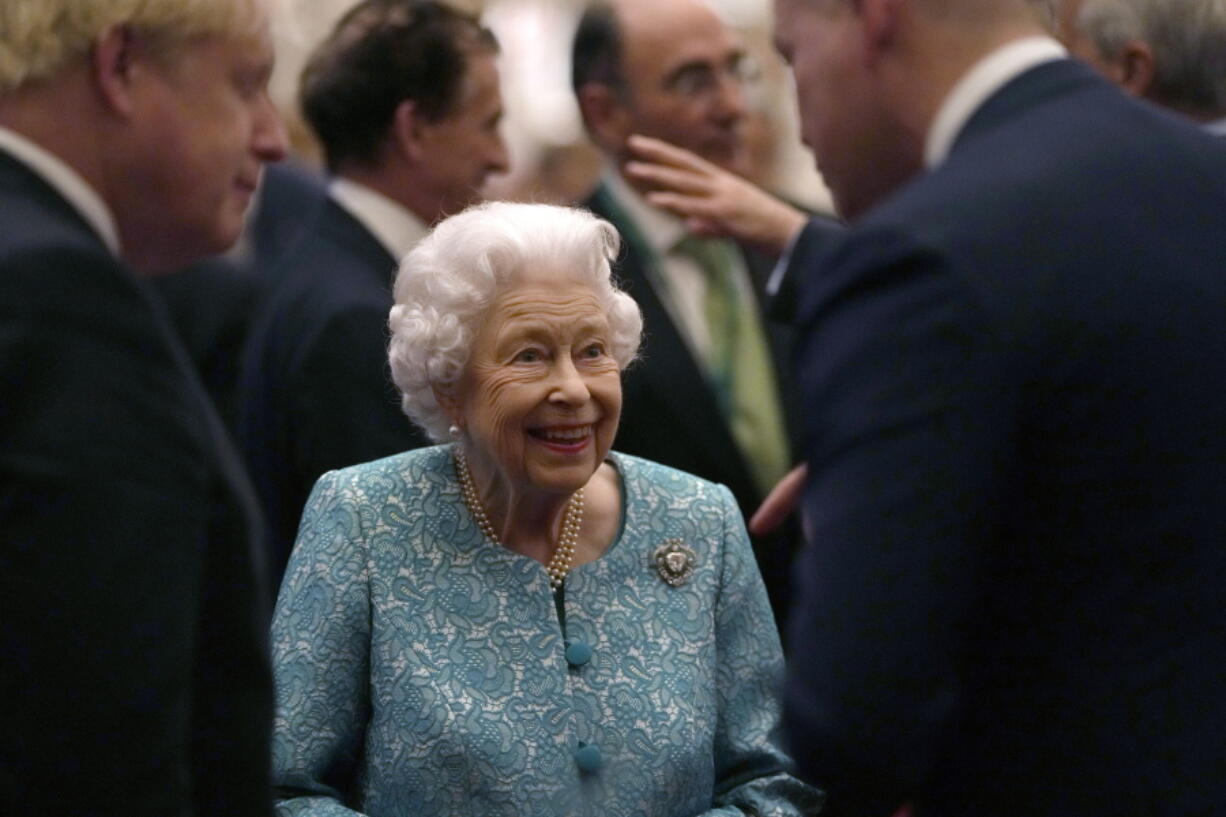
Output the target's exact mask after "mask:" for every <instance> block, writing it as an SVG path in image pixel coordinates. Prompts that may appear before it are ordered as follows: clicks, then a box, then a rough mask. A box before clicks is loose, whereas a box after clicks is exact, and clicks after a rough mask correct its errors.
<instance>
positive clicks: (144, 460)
mask: <svg viewBox="0 0 1226 817" xmlns="http://www.w3.org/2000/svg"><path fill="white" fill-rule="evenodd" d="M262 2H263V0H160V1H159V0H146V1H145V2H136V1H135V0H91V2H88V3H82V2H78V1H77V0H5V3H4V4H3V5H2V6H0V384H2V385H0V565H2V566H0V701H2V702H3V703H0V724H3V725H0V813H4V814H17V813H22V814H40V815H45V814H56V815H58V814H91V815H110V814H121V813H122V814H125V815H182V814H199V815H205V814H226V815H255V814H266V813H267V812H268V808H269V806H268V802H269V796H268V781H267V776H268V772H267V769H268V729H269V720H270V691H269V679H268V669H267V666H266V663H265V662H266V655H265V636H264V633H263V630H264V625H265V622H266V609H265V606H266V605H265V600H264V599H263V598H262V596H261V590H260V581H259V577H258V576H257V565H258V564H259V560H260V556H259V554H258V553H257V547H258V542H257V539H256V536H257V532H258V530H259V528H260V523H259V520H258V512H257V510H256V507H255V503H254V501H253V500H252V496H251V491H250V488H249V487H248V485H247V481H246V477H245V476H244V475H243V472H242V469H241V467H239V465H238V460H237V457H236V456H235V455H234V453H233V450H232V447H231V445H230V443H229V442H228V441H227V439H226V437H225V434H224V432H223V431H222V429H221V426H220V424H219V422H218V420H217V417H216V414H215V413H214V411H213V409H212V407H211V406H210V405H209V403H208V401H207V398H205V396H204V393H203V391H202V388H201V386H200V384H199V382H198V380H197V379H196V377H195V375H194V374H193V373H192V372H191V370H190V367H189V365H188V363H187V362H186V358H185V356H184V354H183V351H182V349H181V347H180V345H179V343H178V341H177V340H176V339H175V338H173V337H172V334H171V332H170V330H169V328H168V324H167V322H166V320H165V317H164V316H163V314H162V313H161V312H160V310H159V308H158V307H157V306H156V304H155V301H154V300H153V299H152V297H151V296H150V294H149V292H148V289H147V283H146V282H145V281H144V280H142V276H144V275H146V274H151V273H155V272H159V271H163V270H170V269H174V268H176V267H180V266H182V265H184V264H186V263H188V262H190V261H193V260H195V259H197V258H200V257H202V256H204V255H206V254H209V253H213V252H217V251H219V250H223V249H225V248H226V247H227V246H229V245H230V244H231V243H232V242H233V241H234V239H235V238H236V237H237V235H238V232H239V229H240V228H241V226H242V221H243V216H244V212H245V210H246V208H247V204H248V200H249V199H250V197H251V194H252V192H253V191H254V190H255V188H256V185H257V184H258V182H259V178H260V172H261V167H262V165H263V164H264V163H265V162H267V161H271V160H275V159H278V158H280V157H281V155H282V154H283V152H284V143H285V137H284V133H283V130H282V126H281V124H280V122H279V120H278V118H277V116H276V113H275V112H274V110H273V108H272V106H271V103H270V102H269V99H268V97H267V95H266V93H265V87H266V83H267V79H268V75H269V72H270V69H271V63H272V54H271V48H270V44H269V37H268V31H267V22H266V16H265V10H264V8H263V6H262ZM202 306H203V308H207V305H202Z"/></svg>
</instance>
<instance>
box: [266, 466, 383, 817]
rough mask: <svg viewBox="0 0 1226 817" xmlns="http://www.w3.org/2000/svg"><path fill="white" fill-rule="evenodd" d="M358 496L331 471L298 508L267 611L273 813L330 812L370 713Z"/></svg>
mask: <svg viewBox="0 0 1226 817" xmlns="http://www.w3.org/2000/svg"><path fill="white" fill-rule="evenodd" d="M368 575H369V574H368V571H367V562H366V549H365V545H364V542H363V526H362V521H361V518H360V508H359V504H358V503H357V502H356V501H355V498H354V497H353V495H352V494H351V492H350V490H349V489H348V487H347V486H345V485H343V484H341V478H340V477H339V476H338V474H336V473H335V472H330V473H327V474H325V475H324V476H323V477H321V478H320V480H319V482H318V483H317V484H316V486H315V489H314V491H312V493H311V497H310V499H309V500H308V502H307V507H306V510H305V512H304V514H303V520H302V526H301V529H300V532H299V536H298V542H297V545H296V546H295V548H294V552H293V555H292V556H291V557H290V561H289V567H288V569H287V571H286V574H285V581H284V583H283V585H282V588H281V595H280V597H279V598H278V600H277V608H276V613H275V615H274V618H273V628H272V645H273V668H274V673H275V676H276V692H277V708H276V717H275V720H274V725H273V785H274V787H275V791H276V796H277V798H278V800H277V813H278V814H282V815H312V817H339V816H340V815H355V814H358V812H356V811H354V810H352V809H350V808H347V807H346V805H345V804H346V803H351V802H353V797H354V796H355V794H356V792H355V791H354V786H355V782H356V774H357V771H358V768H359V766H360V764H361V758H362V752H363V745H364V742H365V734H366V724H367V721H368V720H369V717H370V703H369V695H368V691H367V690H368V683H369V677H370V658H369V656H370V637H371V633H370V599H369V590H368Z"/></svg>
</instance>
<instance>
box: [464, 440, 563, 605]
mask: <svg viewBox="0 0 1226 817" xmlns="http://www.w3.org/2000/svg"><path fill="white" fill-rule="evenodd" d="M455 464H456V473H457V474H458V475H459V477H460V495H461V496H462V497H464V504H465V505H467V506H468V511H469V513H471V514H472V515H473V518H474V519H476V520H477V527H478V528H479V529H480V530H481V532H482V533H483V534H485V538H486V539H489V540H490V541H491V542H493V543H494V544H495V545H498V546H499V547H501V546H502V542H500V541H498V534H496V533H494V526H493V525H492V524H491V523H490V518H489V516H487V515H486V513H485V508H483V507H481V497H480V496H479V495H478V494H477V485H476V483H474V482H473V475H472V473H471V472H470V471H469V470H468V458H467V457H465V456H464V452H463V450H461V449H460V447H459V446H456V447H455ZM582 526H583V489H582V488H580V489H579V490H577V491H575V493H574V494H573V495H572V496H571V498H570V501H569V502H568V503H567V504H566V515H565V516H563V517H562V535H561V536H559V537H558V546H557V547H556V548H554V551H553V556H552V557H551V558H550V559H549V564H547V565H545V572H546V573H548V574H549V586H550V587H552V588H553V589H554V590H557V589H558V588H559V587H561V586H562V582H563V581H564V580H565V579H566V574H567V573H569V572H570V569H571V567H572V566H573V565H574V563H575V545H576V544H578V542H579V528H580V527H582Z"/></svg>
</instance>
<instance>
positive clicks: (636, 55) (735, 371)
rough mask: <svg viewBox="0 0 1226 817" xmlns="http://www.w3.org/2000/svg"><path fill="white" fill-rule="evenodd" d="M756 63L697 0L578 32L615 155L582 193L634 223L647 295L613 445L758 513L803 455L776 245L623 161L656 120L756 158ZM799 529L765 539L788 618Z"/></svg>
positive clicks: (577, 85) (582, 83) (596, 14)
mask: <svg viewBox="0 0 1226 817" xmlns="http://www.w3.org/2000/svg"><path fill="white" fill-rule="evenodd" d="M753 75H754V66H753V62H752V61H751V60H750V58H749V56H748V54H747V52H746V50H745V48H744V46H743V44H742V42H741V39H740V38H739V37H738V36H737V34H736V33H735V32H733V31H732V30H731V29H729V28H728V27H727V26H726V25H724V23H723V22H722V21H721V20H720V19H719V17H718V16H717V15H716V14H715V13H714V12H713V11H712V10H711V8H710V7H709V6H707V5H705V4H703V3H701V2H699V1H698V0H675V1H674V2H668V3H660V2H654V0H618V1H617V2H614V3H598V4H595V5H592V6H590V7H589V8H588V9H587V11H586V12H585V13H584V16H583V18H582V19H581V21H580V23H579V26H578V29H577V31H576V34H575V42H574V47H573V66H572V81H573V85H574V92H575V96H576V98H577V100H578V103H579V108H580V111H581V112H582V115H583V121H584V124H585V125H586V127H587V130H588V133H589V134H590V136H591V138H592V139H593V141H594V142H595V143H596V144H597V146H598V147H599V148H600V149H601V151H602V152H603V153H604V155H605V160H606V167H605V170H604V172H603V174H602V176H601V180H600V184H599V186H598V187H597V188H596V190H595V191H594V192H593V193H592V194H591V195H590V196H589V197H588V198H587V199H586V200H585V201H584V205H585V206H587V207H588V208H590V209H591V210H592V212H594V213H596V214H597V215H600V216H601V217H603V218H606V219H608V220H609V221H610V222H612V223H613V224H614V225H615V226H616V227H617V228H618V230H619V231H620V232H621V233H622V235H623V236H624V237H625V241H626V249H625V252H624V253H623V255H622V257H621V258H619V259H618V263H617V267H616V270H615V272H616V274H617V275H618V276H619V277H620V279H621V280H622V281H623V283H624V285H625V286H626V289H627V291H628V292H629V293H630V294H631V295H632V296H633V297H634V298H635V300H636V301H638V303H639V305H640V306H641V307H642V309H643V316H644V322H645V335H646V337H647V341H646V345H645V348H644V351H643V359H642V360H641V361H640V362H639V363H638V364H636V366H634V367H632V368H631V369H630V370H629V371H628V372H627V374H626V382H625V404H624V410H623V419H622V427H621V430H620V431H619V436H618V442H617V445H618V447H619V448H620V449H621V450H624V451H626V452H627V453H633V454H638V455H641V456H646V457H650V458H652V459H655V460H658V461H660V462H663V463H665V464H667V465H672V466H674V467H677V468H681V469H683V470H686V471H690V472H691V473H694V474H697V475H699V476H702V477H705V478H707V479H711V480H713V481H716V482H721V483H723V484H725V485H728V486H729V487H730V488H731V489H732V492H733V494H734V495H735V496H736V498H737V502H738V504H739V506H740V507H741V509H742V511H743V512H744V513H746V514H747V515H748V514H749V513H751V512H752V511H753V509H754V508H756V507H757V505H758V504H759V502H760V501H761V499H762V497H763V496H764V494H765V492H766V490H768V489H769V488H770V486H772V485H773V484H774V483H775V482H776V481H777V480H778V479H779V478H780V477H781V476H782V475H783V474H784V473H785V472H786V471H787V469H788V467H789V466H790V465H791V463H792V443H791V438H790V435H789V427H790V421H791V419H792V418H791V409H792V407H793V405H792V403H791V400H790V392H789V390H788V388H787V384H788V381H789V378H788V377H787V375H786V373H785V372H786V349H787V348H788V344H789V340H790V338H789V335H788V330H787V329H786V328H784V327H779V326H772V325H770V324H768V323H767V322H766V321H765V320H764V317H763V313H762V310H761V307H760V298H761V295H762V287H763V285H764V283H765V280H766V278H767V276H768V275H769V272H770V269H771V267H772V266H773V265H774V262H775V260H776V258H775V257H774V256H772V255H767V254H763V253H761V252H758V251H756V250H754V249H753V248H752V247H743V246H738V245H737V244H735V243H734V242H732V241H729V240H726V239H708V238H700V237H697V236H692V235H690V234H689V232H688V230H687V228H686V224H685V222H684V221H682V220H681V219H679V218H677V217H676V216H675V215H673V214H671V213H669V212H667V211H665V210H662V209H660V208H657V207H655V206H653V205H652V204H650V203H649V202H648V201H646V200H645V199H644V192H645V189H643V188H642V186H641V184H640V183H639V182H637V181H635V180H632V179H629V178H627V177H626V176H625V175H624V167H623V165H624V163H625V162H626V161H627V160H628V159H629V158H630V156H631V153H630V148H629V146H628V140H629V139H630V137H631V136H632V135H633V134H644V135H646V136H651V137H656V138H658V139H661V140H665V141H668V142H671V143H674V144H677V145H680V146H682V147H683V148H686V149H687V150H689V151H691V152H692V153H694V154H696V155H699V156H701V157H703V158H704V159H705V160H707V161H709V162H712V163H713V164H715V165H718V166H720V167H721V168H723V169H724V170H727V171H732V172H737V173H744V172H746V171H747V169H748V167H749V151H748V150H747V144H746V141H745V126H746V118H747V109H746V93H747V91H746V85H747V83H749V82H750V81H751V80H752V78H753ZM796 538H797V537H796V531H795V529H794V528H789V527H786V526H785V528H783V529H781V530H780V531H777V532H776V533H774V534H772V536H771V537H769V538H766V539H758V540H756V541H755V542H754V549H755V553H756V554H757V558H758V562H759V565H760V567H761V569H762V573H763V577H764V578H765V580H766V585H767V589H768V591H769V592H770V596H771V601H772V606H773V607H774V610H775V614H776V616H777V617H778V618H779V619H780V620H782V618H783V617H784V613H785V611H786V607H787V604H786V595H787V586H788V573H787V568H788V564H789V562H790V560H791V556H792V550H793V547H794V543H795V541H796Z"/></svg>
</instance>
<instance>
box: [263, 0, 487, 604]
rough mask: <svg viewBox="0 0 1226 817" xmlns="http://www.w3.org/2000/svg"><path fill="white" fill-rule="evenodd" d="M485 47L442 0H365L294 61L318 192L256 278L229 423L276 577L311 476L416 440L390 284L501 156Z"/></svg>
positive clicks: (482, 35) (467, 20) (475, 194)
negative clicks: (396, 352) (297, 233)
mask: <svg viewBox="0 0 1226 817" xmlns="http://www.w3.org/2000/svg"><path fill="white" fill-rule="evenodd" d="M497 53H498V47H497V43H496V41H495V40H494V37H493V35H492V34H491V33H490V32H489V31H488V30H487V29H484V28H482V27H481V26H480V25H479V23H478V22H477V20H476V18H474V17H472V16H470V15H468V14H465V13H463V12H459V11H456V10H454V9H452V8H451V7H449V6H447V5H446V4H444V3H439V2H431V1H430V0H425V1H424V2H422V1H418V0H366V2H363V3H359V4H358V5H356V6H354V7H353V8H352V9H351V10H350V11H349V12H348V13H347V14H346V15H345V16H344V17H343V18H342V19H341V20H340V21H339V23H338V24H337V26H336V27H335V29H334V30H333V32H332V33H331V34H330V36H329V37H328V38H327V39H326V40H325V41H324V42H323V43H322V44H321V45H320V46H319V47H318V48H317V49H316V50H315V52H314V53H313V54H312V55H311V58H310V60H309V61H308V62H307V65H306V68H305V70H304V71H303V74H302V86H301V100H302V110H303V113H304V115H305V117H306V119H307V122H308V123H309V124H310V126H311V129H312V131H313V133H314V134H315V135H316V137H317V138H318V140H319V143H320V145H321V146H322V148H323V151H324V157H325V160H326V163H327V167H328V171H329V174H330V177H331V181H330V182H329V184H328V201H327V202H326V203H325V204H324V205H323V207H322V208H321V210H320V211H319V213H318V215H317V217H316V219H315V220H314V221H313V222H311V223H310V224H309V225H308V226H307V228H306V230H305V231H304V234H303V237H302V239H301V240H300V241H299V242H298V243H297V244H296V245H295V246H293V247H292V248H291V249H290V250H288V251H287V252H286V254H285V255H284V256H283V257H282V258H281V259H280V260H279V261H278V262H277V264H276V266H275V268H274V269H273V271H272V272H271V273H270V274H268V275H267V276H265V277H266V285H267V287H268V289H267V292H266V294H265V295H264V296H263V303H262V304H261V306H260V308H259V313H258V314H257V315H256V318H255V323H254V326H253V329H252V332H251V335H250V338H249V340H248V345H247V349H246V352H245V360H244V362H243V378H242V387H241V392H242V397H241V400H242V407H241V416H240V422H239V426H240V440H241V442H242V445H243V449H244V451H245V452H246V455H247V458H248V462H249V463H250V466H251V469H252V474H253V476H254V478H255V480H256V485H257V487H258V488H259V490H260V494H261V496H262V498H263V500H264V503H265V507H266V510H267V513H268V519H269V525H270V538H271V542H272V548H273V574H274V575H273V576H272V580H273V582H274V583H276V582H278V581H279V578H280V572H281V570H282V569H283V568H284V564H285V560H286V559H287V558H288V556H289V550H290V547H291V544H292V542H293V540H294V535H295V533H296V531H297V528H298V520H299V517H300V515H301V513H302V508H303V505H304V504H305V502H306V498H307V494H308V493H309V492H310V489H311V486H312V485H314V483H315V480H316V479H317V478H318V477H319V476H320V475H321V474H323V473H324V472H325V471H328V470H331V469H333V468H340V467H344V466H347V465H353V464H356V463H359V462H365V461H367V460H372V459H377V458H379V457H383V456H387V455H390V454H395V453H399V452H401V451H405V450H408V449H411V448H416V447H418V446H420V445H423V444H425V442H426V440H425V438H424V437H422V436H421V435H420V434H419V433H418V432H417V431H416V430H415V429H414V427H413V425H412V424H411V423H410V422H409V420H408V419H407V418H406V417H405V416H404V414H403V413H402V412H401V410H400V407H399V401H398V399H397V397H396V393H395V389H394V387H393V386H392V382H391V379H390V375H389V372H388V369H387V356H386V349H387V315H388V310H389V309H390V308H391V305H392V295H391V281H392V276H393V274H394V272H395V270H396V266H397V263H398V262H399V259H400V258H401V257H402V256H403V255H404V254H405V253H406V252H408V250H409V249H411V248H412V247H413V245H414V244H415V243H416V242H417V241H418V239H419V238H421V236H422V235H424V234H425V232H426V231H427V230H428V228H429V227H430V226H431V225H433V224H434V223H435V222H437V221H438V220H439V219H441V218H442V217H444V216H445V215H447V214H448V213H453V212H457V211H459V210H461V209H463V208H464V207H465V206H467V205H468V204H470V203H472V202H473V201H476V200H477V199H479V198H480V196H481V188H482V186H483V185H484V183H485V181H486V179H487V178H488V177H489V176H490V175H492V174H495V173H500V172H502V171H505V170H506V168H507V153H506V149H505V146H504V144H503V141H502V138H501V135H500V133H499V124H500V121H501V118H502V101H501V94H500V91H499V81H498V71H497V68H496V65H495V57H496V56H497Z"/></svg>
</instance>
